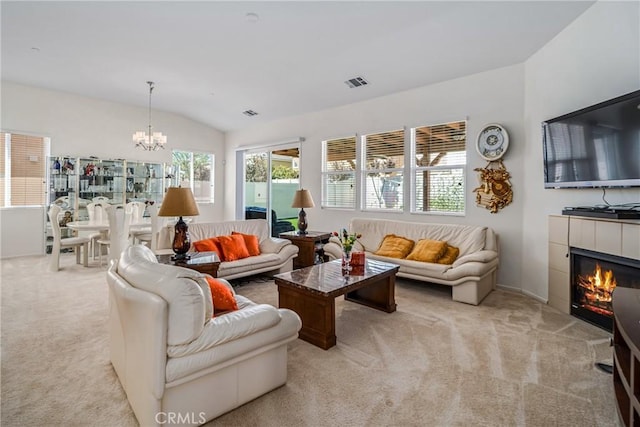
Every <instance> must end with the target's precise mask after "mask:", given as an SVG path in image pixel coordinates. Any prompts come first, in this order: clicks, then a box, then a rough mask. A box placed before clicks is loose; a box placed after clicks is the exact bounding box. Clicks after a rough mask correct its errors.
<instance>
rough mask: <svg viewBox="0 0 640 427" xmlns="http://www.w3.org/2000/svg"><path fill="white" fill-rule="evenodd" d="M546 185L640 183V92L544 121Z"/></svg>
mask: <svg viewBox="0 0 640 427" xmlns="http://www.w3.org/2000/svg"><path fill="white" fill-rule="evenodd" d="M542 139H543V147H544V153H543V156H544V186H545V188H601V187H604V188H615V187H640V90H638V91H635V92H631V93H629V94H626V95H623V96H620V97H617V98H614V99H610V100H608V101H605V102H601V103H599V104H596V105H592V106H591V107H587V108H583V109H581V110H578V111H574V112H573V113H569V114H565V115H563V116H560V117H556V118H554V119H550V120H546V121H544V122H542Z"/></svg>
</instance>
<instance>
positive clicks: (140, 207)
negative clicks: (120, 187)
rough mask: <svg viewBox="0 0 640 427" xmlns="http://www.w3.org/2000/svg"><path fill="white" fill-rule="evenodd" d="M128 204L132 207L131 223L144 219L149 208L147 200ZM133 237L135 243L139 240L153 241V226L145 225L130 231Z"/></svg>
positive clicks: (137, 222)
mask: <svg viewBox="0 0 640 427" xmlns="http://www.w3.org/2000/svg"><path fill="white" fill-rule="evenodd" d="M127 206H128V207H130V208H131V211H132V214H131V223H132V224H139V223H141V222H143V221H144V212H145V209H146V208H147V204H146V203H145V202H138V201H135V202H129V203H127ZM129 234H130V236H131V239H132V240H133V244H136V243H137V242H143V241H146V242H150V241H151V227H150V226H149V227H145V228H143V229H139V230H131V231H130V233H129Z"/></svg>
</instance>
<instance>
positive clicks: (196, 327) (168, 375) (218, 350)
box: [107, 245, 302, 426]
mask: <svg viewBox="0 0 640 427" xmlns="http://www.w3.org/2000/svg"><path fill="white" fill-rule="evenodd" d="M107 281H108V284H109V331H110V353H111V363H112V364H113V367H114V368H115V371H116V373H117V375H118V378H119V379H120V383H121V384H122V387H123V388H124V390H125V392H126V394H127V398H128V400H129V403H130V404H131V407H132V409H133V411H134V413H135V415H136V417H137V419H138V422H139V423H140V425H143V426H157V425H160V424H162V423H165V422H168V420H169V417H172V418H171V420H172V422H170V424H171V425H176V424H180V425H193V424H203V423H205V422H206V421H208V420H211V419H213V418H215V417H217V416H219V415H221V414H223V413H225V412H228V411H230V410H232V409H234V408H236V407H238V406H240V405H242V404H243V403H246V402H248V401H250V400H252V399H255V398H256V397H258V396H260V395H262V394H264V393H266V392H268V391H270V390H273V389H274V388H277V387H279V386H281V385H283V384H285V383H286V381H287V343H288V342H290V341H293V340H295V339H296V338H297V337H298V331H299V330H300V327H301V325H302V324H301V322H300V318H299V317H298V315H297V314H296V313H294V312H293V311H290V310H286V309H277V308H275V307H273V306H271V305H266V304H255V303H253V302H251V301H250V300H248V299H247V298H244V297H242V296H240V295H235V298H236V301H237V304H238V307H239V310H237V311H232V312H229V313H227V314H223V315H219V316H216V317H214V318H212V317H211V316H212V313H213V307H212V301H211V292H210V289H209V285H208V283H207V282H206V280H205V276H204V275H202V274H201V273H198V272H196V271H193V270H189V269H185V268H181V267H174V266H170V265H164V264H158V263H157V261H156V258H155V255H154V254H153V252H152V251H151V250H150V249H149V248H147V247H145V246H142V245H135V246H130V247H128V248H127V249H125V251H124V252H123V253H122V255H121V256H120V259H119V260H114V261H113V262H112V264H111V265H110V267H109V269H108V272H107ZM223 282H225V281H223ZM225 284H227V285H228V282H225ZM229 288H230V289H231V291H232V292H233V288H231V286H229ZM234 294H235V292H234ZM172 414H173V415H172ZM177 421H179V422H177Z"/></svg>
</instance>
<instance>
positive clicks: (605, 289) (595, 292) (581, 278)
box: [570, 247, 640, 332]
mask: <svg viewBox="0 0 640 427" xmlns="http://www.w3.org/2000/svg"><path fill="white" fill-rule="evenodd" d="M570 255H571V259H570V280H571V308H570V311H571V315H573V316H576V317H578V318H580V319H582V320H585V321H587V322H589V323H593V324H594V325H596V326H599V327H601V328H603V329H605V330H607V331H609V332H611V331H612V330H613V308H612V306H611V295H612V293H613V291H614V290H615V288H616V287H625V288H635V289H640V261H638V260H635V259H630V258H624V257H619V256H616V255H611V254H605V253H601V252H595V251H591V250H586V249H581V248H574V247H571V248H570Z"/></svg>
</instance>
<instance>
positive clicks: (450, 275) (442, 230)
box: [324, 218, 498, 305]
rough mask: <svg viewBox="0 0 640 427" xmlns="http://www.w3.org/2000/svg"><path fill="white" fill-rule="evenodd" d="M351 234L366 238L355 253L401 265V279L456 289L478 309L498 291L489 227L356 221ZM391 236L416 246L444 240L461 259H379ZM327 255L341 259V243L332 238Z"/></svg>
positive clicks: (462, 299) (457, 298) (454, 292)
mask: <svg viewBox="0 0 640 427" xmlns="http://www.w3.org/2000/svg"><path fill="white" fill-rule="evenodd" d="M349 231H350V232H352V233H359V234H362V237H361V238H360V239H359V240H358V242H357V243H356V245H355V246H354V250H364V251H365V254H366V257H368V258H371V259H379V260H382V261H387V262H392V263H394V264H397V265H399V266H400V270H399V271H398V276H400V277H407V278H410V279H416V280H422V281H425V282H431V283H439V284H443V285H449V286H452V297H453V300H454V301H460V302H465V303H468V304H473V305H478V304H480V302H481V301H482V300H483V299H484V297H486V296H487V295H488V294H489V293H490V292H491V291H492V290H493V289H494V288H495V285H496V276H497V269H498V239H497V235H496V234H495V233H494V232H493V230H492V229H490V228H488V227H478V226H472V225H458V224H433V223H422V222H408V221H392V220H383V219H371V218H353V219H352V220H351V223H350V228H349ZM388 234H395V235H397V236H402V237H405V238H408V239H411V240H413V241H414V242H417V241H418V240H420V239H432V240H444V241H446V242H447V243H448V244H449V245H451V246H455V247H457V248H459V249H460V255H459V256H458V258H457V259H456V260H455V262H454V263H453V264H451V265H445V264H435V263H429V262H420V261H412V260H407V259H397V258H387V257H382V256H378V255H375V254H374V252H376V251H377V249H378V248H379V247H380V244H381V243H382V240H383V239H384V237H385V236H386V235H388ZM324 253H325V255H327V256H329V258H334V259H335V258H340V257H341V256H342V246H341V245H340V240H339V239H338V238H336V237H332V238H331V239H330V241H329V243H327V244H326V245H324Z"/></svg>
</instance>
